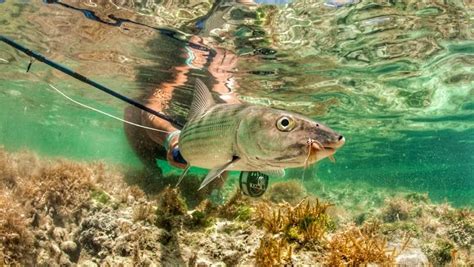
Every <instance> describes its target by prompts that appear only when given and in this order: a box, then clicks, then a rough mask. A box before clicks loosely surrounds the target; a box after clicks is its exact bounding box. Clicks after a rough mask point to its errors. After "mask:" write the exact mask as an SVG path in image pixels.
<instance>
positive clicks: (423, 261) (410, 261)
mask: <svg viewBox="0 0 474 267" xmlns="http://www.w3.org/2000/svg"><path fill="white" fill-rule="evenodd" d="M395 262H396V264H397V266H399V267H425V266H430V264H429V262H428V258H427V257H426V255H425V254H424V253H423V252H422V251H421V249H419V248H408V249H405V250H404V251H402V253H401V254H400V255H398V256H397V257H396V259H395Z"/></svg>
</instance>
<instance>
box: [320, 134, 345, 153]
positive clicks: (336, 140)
mask: <svg viewBox="0 0 474 267" xmlns="http://www.w3.org/2000/svg"><path fill="white" fill-rule="evenodd" d="M345 142H346V138H344V136H342V135H340V134H335V135H334V136H333V137H332V138H330V139H329V140H327V141H326V142H323V147H324V148H325V149H332V150H336V149H338V148H340V147H342V146H343V145H344V143H345Z"/></svg>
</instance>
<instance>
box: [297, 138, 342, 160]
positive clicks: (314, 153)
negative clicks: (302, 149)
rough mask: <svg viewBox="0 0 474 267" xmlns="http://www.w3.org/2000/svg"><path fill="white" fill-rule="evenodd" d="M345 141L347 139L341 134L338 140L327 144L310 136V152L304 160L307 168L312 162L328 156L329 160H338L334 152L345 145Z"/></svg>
mask: <svg viewBox="0 0 474 267" xmlns="http://www.w3.org/2000/svg"><path fill="white" fill-rule="evenodd" d="M344 142H345V139H344V137H343V136H339V139H338V141H337V142H335V143H330V144H325V145H323V144H322V143H321V142H319V141H318V140H315V139H312V138H308V140H307V141H306V144H307V147H308V154H307V156H306V159H305V162H304V165H305V168H306V167H308V165H309V164H310V163H313V162H316V161H318V160H321V159H323V158H326V157H327V158H329V160H331V161H332V162H336V159H335V158H334V156H333V155H334V153H336V150H337V149H338V148H340V147H341V146H342V145H344Z"/></svg>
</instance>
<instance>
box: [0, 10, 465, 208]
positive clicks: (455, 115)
mask: <svg viewBox="0 0 474 267" xmlns="http://www.w3.org/2000/svg"><path fill="white" fill-rule="evenodd" d="M332 2H339V3H342V4H340V7H338V8H336V7H334V6H333V5H332V6H331V5H330V4H331V3H332ZM65 3H66V2H65ZM67 3H68V4H69V5H70V6H67V5H61V4H58V3H56V4H46V3H42V2H27V1H25V2H17V1H5V2H4V3H1V4H0V21H1V24H2V25H3V26H2V27H1V30H0V33H1V34H2V35H5V36H8V37H10V38H12V39H14V40H16V41H18V42H20V43H21V44H23V45H25V46H28V47H29V48H31V49H33V50H35V51H38V52H40V53H42V54H44V55H46V56H48V57H50V58H51V59H53V60H56V61H58V62H61V63H62V64H65V65H67V66H70V67H71V68H73V69H74V70H76V71H78V72H80V73H81V74H83V75H85V76H87V77H90V78H92V79H94V80H97V81H99V82H101V83H103V84H105V85H107V86H109V87H111V88H113V89H115V90H117V91H119V92H121V93H123V94H125V95H128V96H130V97H134V98H137V99H142V97H143V96H144V95H146V94H147V93H148V92H150V91H151V90H154V89H155V88H160V87H161V86H162V84H163V83H164V82H168V83H173V81H176V80H179V79H181V80H182V82H180V84H179V85H178V86H176V88H177V89H176V90H175V91H174V96H173V102H172V103H170V107H169V109H168V110H167V112H168V113H169V114H170V115H172V116H175V117H176V118H179V119H181V120H182V119H183V118H184V117H185V115H186V112H187V107H188V106H189V103H190V99H191V95H192V82H191V81H192V79H191V78H194V77H204V79H205V80H207V81H208V82H209V83H210V84H216V85H218V86H216V87H218V88H224V89H225V90H228V87H230V91H232V92H235V93H236V94H237V95H238V96H239V97H240V98H241V99H242V100H245V101H248V102H251V103H257V104H263V105H268V106H272V107H277V108H283V109H289V110H294V111H297V112H300V113H303V114H305V115H308V116H310V117H312V118H314V119H317V120H318V121H321V122H324V123H325V124H327V125H329V126H331V127H332V128H334V129H336V130H338V131H340V132H341V133H343V134H344V136H345V137H346V139H347V142H346V145H345V146H344V147H343V148H342V149H341V150H340V151H338V152H337V154H336V160H337V161H336V164H333V163H331V162H329V161H328V160H324V161H322V162H321V163H320V164H319V165H318V166H317V167H316V168H315V171H312V172H310V174H308V173H306V174H305V179H320V180H321V181H322V182H323V183H327V184H328V185H329V186H330V185H331V184H334V183H344V184H348V185H350V184H352V183H353V184H360V182H363V183H364V184H366V185H367V186H375V187H380V188H384V189H386V188H392V189H393V190H394V191H397V190H413V191H419V192H428V193H429V195H430V196H431V197H432V198H433V199H434V200H436V201H445V200H447V201H449V202H451V203H453V204H455V205H461V206H471V207H472V206H474V156H473V155H474V153H473V152H474V138H473V137H474V111H473V110H474V98H473V93H474V75H473V73H474V30H473V29H474V27H473V26H474V25H473V20H472V17H473V12H474V6H473V4H472V3H471V2H470V1H450V2H449V4H440V3H438V1H425V2H423V3H420V2H419V1H403V2H390V1H387V2H381V3H373V2H371V1H326V2H325V1H292V3H291V4H288V5H278V6H272V5H257V6H247V5H235V4H233V5H226V4H225V2H224V1H222V2H220V3H221V4H215V5H212V3H210V2H207V1H196V2H193V1H191V2H190V3H189V4H180V3H168V2H167V3H162V4H156V3H152V2H147V1H145V2H140V1H135V2H134V1H122V2H121V3H120V4H118V3H117V1H115V2H114V1H111V2H100V3H95V2H94V1H90V2H87V3H86V2H83V3H79V2H67ZM344 3H347V4H345V5H344ZM72 7H73V8H72ZM74 8H76V9H74ZM78 9H83V11H84V10H86V11H94V12H95V13H94V14H93V15H94V16H95V17H94V16H92V15H91V13H87V12H86V13H83V12H81V11H80V10H78ZM86 15H87V16H86ZM110 15H114V16H115V17H120V18H124V19H128V20H131V21H135V22H138V23H140V24H142V25H139V24H135V23H130V22H124V23H122V24H120V25H117V26H113V25H111V24H114V23H115V22H116V20H114V19H112V18H111V17H110ZM100 20H102V21H103V22H106V23H101V22H100ZM107 23H108V24H107ZM144 25H148V26H152V27H160V28H166V29H168V30H169V31H168V32H163V31H161V33H160V32H159V31H157V30H156V29H153V28H150V27H146V26H144ZM169 32H171V33H173V35H170V34H168V33H169ZM183 40H192V42H200V40H202V46H203V47H207V48H209V49H210V50H212V51H214V53H215V54H214V56H213V55H212V54H213V53H211V55H209V53H207V52H205V51H204V52H199V51H197V50H196V49H195V48H193V47H192V46H189V45H188V44H187V42H186V41H183ZM195 40H198V41H195ZM224 54H225V55H226V56H223V55H224ZM28 62H29V59H28V58H27V57H26V56H24V55H23V54H21V53H19V52H17V51H15V50H13V49H12V48H10V47H8V46H6V45H5V44H0V71H1V72H0V103H1V107H2V112H1V113H0V144H1V145H3V146H5V147H6V148H7V149H9V150H19V149H29V150H33V151H36V152H38V153H40V154H43V155H48V156H54V157H66V158H72V159H79V160H104V161H106V162H109V163H111V164H124V165H126V166H130V167H137V166H140V161H139V159H138V158H137V156H135V153H134V151H133V150H132V149H131V148H130V146H129V145H128V143H127V140H126V138H125V135H124V131H123V125H122V123H121V122H119V121H116V120H113V119H110V118H107V117H105V116H103V115H100V114H97V113H95V112H92V111H90V110H86V109H83V108H81V107H79V106H76V105H74V104H73V103H71V102H69V101H68V100H66V99H65V98H63V97H62V96H60V95H59V94H57V93H56V92H55V91H53V90H52V89H51V88H50V87H49V85H48V83H49V84H53V85H54V86H56V87H57V88H59V89H61V90H62V91H63V92H65V93H66V94H68V95H69V96H71V97H73V98H74V99H75V100H78V101H80V102H83V103H85V104H88V105H92V106H94V107H96V108H99V109H101V110H104V111H107V112H109V113H111V114H113V115H115V116H118V117H122V116H123V110H124V108H125V107H126V105H125V104H123V103H121V102H119V101H118V100H115V99H113V98H111V97H109V96H107V95H105V94H103V93H101V92H98V91H96V90H94V89H92V88H90V87H88V86H86V85H84V84H81V83H79V82H78V81H75V80H74V79H72V78H70V77H67V76H65V75H63V74H61V73H59V72H57V71H54V70H52V69H51V68H49V67H47V66H45V65H44V64H41V63H38V62H36V63H33V65H32V69H31V70H30V73H25V69H26V66H27V65H28ZM188 78H189V79H188ZM219 85H220V87H219ZM160 164H165V163H160ZM165 165H166V164H165ZM165 167H166V166H165ZM301 174H302V171H294V172H292V176H301ZM288 178H291V177H288ZM232 182H233V181H229V183H232ZM308 189H309V190H311V188H308Z"/></svg>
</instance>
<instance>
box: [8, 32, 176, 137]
mask: <svg viewBox="0 0 474 267" xmlns="http://www.w3.org/2000/svg"><path fill="white" fill-rule="evenodd" d="M0 41H2V42H4V43H6V44H7V45H9V46H11V47H13V48H15V49H16V50H19V51H21V52H23V53H25V54H26V55H28V56H30V57H32V58H34V59H36V60H38V61H40V62H43V63H45V64H47V65H49V66H50V67H53V68H55V69H57V70H59V71H61V72H62V73H64V74H67V75H69V76H71V77H73V78H75V79H77V80H79V81H81V82H83V83H86V84H88V85H90V86H93V87H95V88H96V89H99V90H100V91H102V92H104V93H107V94H109V95H111V96H113V97H115V98H118V99H120V100H122V101H124V102H126V103H128V104H130V105H132V106H135V107H137V108H139V109H141V110H143V111H146V112H148V113H150V114H153V115H155V116H157V117H159V118H161V119H164V120H167V121H169V122H170V123H172V124H174V125H176V126H178V128H183V126H184V125H183V123H181V122H179V121H178V120H176V119H174V118H172V117H170V116H167V115H165V114H163V113H161V112H158V111H156V110H154V109H151V108H149V107H147V106H145V105H143V104H141V103H139V102H137V101H135V100H133V99H131V98H129V97H126V96H124V95H122V94H120V93H117V92H116V91H114V90H112V89H110V88H107V87H106V86H104V85H102V84H99V83H97V82H95V81H93V80H91V79H89V78H87V77H85V76H83V75H81V74H79V73H77V72H75V71H73V70H71V69H69V68H67V67H65V66H63V65H61V64H58V63H56V62H54V61H52V60H50V59H48V58H46V57H45V56H43V55H41V54H39V53H37V52H34V51H32V50H30V49H28V48H26V47H24V46H22V45H20V44H18V43H17V42H15V41H13V40H11V39H9V38H7V37H5V36H3V35H0ZM32 63H33V62H32V61H30V63H29V64H28V68H27V70H29V69H30V67H31V64H32Z"/></svg>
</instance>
